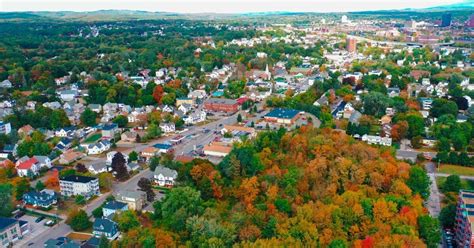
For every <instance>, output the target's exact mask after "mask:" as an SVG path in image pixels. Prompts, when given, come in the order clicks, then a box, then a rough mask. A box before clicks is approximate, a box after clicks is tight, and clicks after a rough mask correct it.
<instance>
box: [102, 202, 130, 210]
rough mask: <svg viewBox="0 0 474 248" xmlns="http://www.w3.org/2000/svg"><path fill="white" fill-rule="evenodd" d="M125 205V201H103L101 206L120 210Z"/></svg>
mask: <svg viewBox="0 0 474 248" xmlns="http://www.w3.org/2000/svg"><path fill="white" fill-rule="evenodd" d="M126 206H127V203H123V202H119V201H108V202H107V203H105V205H104V207H103V208H106V209H112V210H120V209H123V208H124V207H126Z"/></svg>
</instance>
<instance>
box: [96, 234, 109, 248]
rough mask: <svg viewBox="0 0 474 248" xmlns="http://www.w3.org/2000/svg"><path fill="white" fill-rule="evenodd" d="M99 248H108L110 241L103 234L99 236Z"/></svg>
mask: <svg viewBox="0 0 474 248" xmlns="http://www.w3.org/2000/svg"><path fill="white" fill-rule="evenodd" d="M99 248H110V242H109V239H107V237H105V236H104V235H102V236H100V240H99Z"/></svg>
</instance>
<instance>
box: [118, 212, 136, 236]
mask: <svg viewBox="0 0 474 248" xmlns="http://www.w3.org/2000/svg"><path fill="white" fill-rule="evenodd" d="M114 221H115V222H117V225H118V227H119V230H120V231H122V232H128V231H129V230H131V229H133V228H135V227H138V226H140V222H139V221H138V218H137V215H136V214H135V212H133V211H131V210H126V211H123V212H121V213H120V214H116V215H115V216H114Z"/></svg>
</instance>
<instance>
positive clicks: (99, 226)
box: [93, 218, 117, 233]
mask: <svg viewBox="0 0 474 248" xmlns="http://www.w3.org/2000/svg"><path fill="white" fill-rule="evenodd" d="M116 225H117V224H116V223H115V222H113V221H111V220H109V219H105V218H97V219H95V221H94V225H93V228H94V231H99V232H107V233H111V232H112V231H113V229H114V226H116Z"/></svg>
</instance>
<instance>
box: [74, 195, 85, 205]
mask: <svg viewBox="0 0 474 248" xmlns="http://www.w3.org/2000/svg"><path fill="white" fill-rule="evenodd" d="M74 201H75V202H76V204H78V205H84V204H86V198H85V197H84V196H83V195H77V196H76V199H75V200H74Z"/></svg>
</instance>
